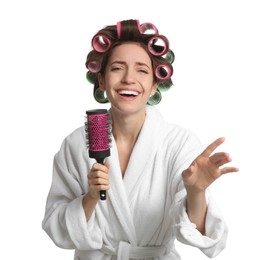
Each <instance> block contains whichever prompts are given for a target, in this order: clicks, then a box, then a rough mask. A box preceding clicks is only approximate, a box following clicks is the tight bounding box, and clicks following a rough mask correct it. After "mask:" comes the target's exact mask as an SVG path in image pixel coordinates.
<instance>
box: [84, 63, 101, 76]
mask: <svg viewBox="0 0 268 260" xmlns="http://www.w3.org/2000/svg"><path fill="white" fill-rule="evenodd" d="M87 69H88V70H89V71H91V72H93V73H98V72H99V71H100V70H101V62H100V61H96V60H93V61H89V62H88V63H87Z"/></svg>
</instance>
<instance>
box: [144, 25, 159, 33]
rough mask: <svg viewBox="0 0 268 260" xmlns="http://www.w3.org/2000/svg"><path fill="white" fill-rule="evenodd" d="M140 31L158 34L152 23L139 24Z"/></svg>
mask: <svg viewBox="0 0 268 260" xmlns="http://www.w3.org/2000/svg"><path fill="white" fill-rule="evenodd" d="M140 33H142V34H158V30H157V28H156V27H155V25H154V24H152V23H143V24H141V25H140Z"/></svg>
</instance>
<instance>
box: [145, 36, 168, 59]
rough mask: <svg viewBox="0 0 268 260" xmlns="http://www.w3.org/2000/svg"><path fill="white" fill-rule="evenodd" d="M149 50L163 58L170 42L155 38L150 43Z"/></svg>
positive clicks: (159, 37)
mask: <svg viewBox="0 0 268 260" xmlns="http://www.w3.org/2000/svg"><path fill="white" fill-rule="evenodd" d="M147 46H148V50H149V51H150V53H151V54H152V55H154V56H162V55H164V54H165V53H166V52H167V51H168V47H169V46H168V42H167V41H166V40H165V39H164V38H163V37H161V36H153V37H152V38H150V39H149V41H148V44H147Z"/></svg>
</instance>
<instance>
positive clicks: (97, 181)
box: [89, 178, 109, 185]
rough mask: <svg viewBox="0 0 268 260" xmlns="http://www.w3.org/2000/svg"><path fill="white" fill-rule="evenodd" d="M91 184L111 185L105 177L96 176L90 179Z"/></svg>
mask: <svg viewBox="0 0 268 260" xmlns="http://www.w3.org/2000/svg"><path fill="white" fill-rule="evenodd" d="M89 184H91V185H109V180H107V179H103V178H94V179H90V180H89Z"/></svg>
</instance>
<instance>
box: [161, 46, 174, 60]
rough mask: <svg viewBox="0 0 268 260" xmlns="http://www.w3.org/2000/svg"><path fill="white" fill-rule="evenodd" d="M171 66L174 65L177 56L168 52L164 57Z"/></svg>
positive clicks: (170, 51)
mask: <svg viewBox="0 0 268 260" xmlns="http://www.w3.org/2000/svg"><path fill="white" fill-rule="evenodd" d="M163 58H165V59H166V60H167V61H168V62H169V63H170V64H172V63H173V62H174V60H175V55H174V52H173V51H172V50H170V49H169V50H168V51H167V53H166V54H165V55H164V56H163Z"/></svg>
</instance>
